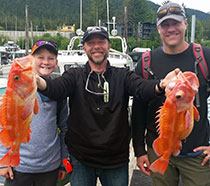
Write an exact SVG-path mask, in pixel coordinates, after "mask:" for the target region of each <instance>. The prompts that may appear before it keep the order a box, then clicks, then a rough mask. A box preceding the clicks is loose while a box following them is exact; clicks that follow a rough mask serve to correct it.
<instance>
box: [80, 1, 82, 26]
mask: <svg viewBox="0 0 210 186" xmlns="http://www.w3.org/2000/svg"><path fill="white" fill-rule="evenodd" d="M80 29H81V30H82V0H80Z"/></svg>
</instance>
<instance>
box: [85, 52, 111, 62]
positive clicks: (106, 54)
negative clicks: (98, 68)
mask: <svg viewBox="0 0 210 186" xmlns="http://www.w3.org/2000/svg"><path fill="white" fill-rule="evenodd" d="M87 56H88V59H89V60H90V61H91V62H92V63H93V64H95V65H101V64H102V63H104V61H105V60H106V59H107V57H108V52H107V53H105V54H104V57H103V59H102V60H101V61H95V60H94V59H93V58H92V56H90V55H89V54H87Z"/></svg>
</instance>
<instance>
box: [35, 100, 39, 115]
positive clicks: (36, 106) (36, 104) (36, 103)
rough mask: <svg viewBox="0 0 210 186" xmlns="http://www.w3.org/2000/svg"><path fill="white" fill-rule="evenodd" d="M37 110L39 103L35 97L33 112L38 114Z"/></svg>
mask: <svg viewBox="0 0 210 186" xmlns="http://www.w3.org/2000/svg"><path fill="white" fill-rule="evenodd" d="M38 112H39V103H38V100H37V98H36V99H35V104H34V113H35V114H38Z"/></svg>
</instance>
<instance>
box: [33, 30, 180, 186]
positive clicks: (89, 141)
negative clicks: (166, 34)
mask: <svg viewBox="0 0 210 186" xmlns="http://www.w3.org/2000/svg"><path fill="white" fill-rule="evenodd" d="M83 49H84V51H85V52H86V54H87V56H88V62H87V63H86V64H85V66H84V67H80V68H71V69H69V70H68V71H66V72H64V74H63V75H62V77H59V78H57V79H54V80H53V81H52V80H49V79H47V78H44V79H45V80H44V79H42V78H40V77H37V84H38V87H39V89H40V90H43V91H42V93H43V94H45V95H47V96H49V97H50V98H52V99H61V98H65V97H69V106H70V115H69V118H68V121H67V125H68V132H67V134H66V144H67V146H68V150H69V153H70V162H71V164H72V167H73V172H72V173H71V174H70V183H71V186H94V185H96V179H97V177H99V179H100V182H101V183H102V185H105V186H127V185H128V162H129V125H128V110H127V108H128V100H129V95H133V96H136V97H137V98H138V99H150V98H152V97H154V96H156V93H160V92H161V88H164V87H165V85H166V84H167V82H168V81H169V80H170V79H171V78H172V77H174V76H175V75H176V73H177V72H178V70H176V71H173V72H171V73H170V74H168V76H167V77H166V78H165V79H164V80H163V81H161V83H158V81H157V80H153V81H148V80H144V79H143V78H141V77H139V76H137V75H136V74H135V72H133V71H130V70H128V69H127V68H116V67H112V66H110V63H109V61H108V60H107V57H108V53H109V50H110V43H109V35H108V33H107V31H106V30H105V29H103V28H101V27H89V28H87V31H86V32H85V33H84V36H83Z"/></svg>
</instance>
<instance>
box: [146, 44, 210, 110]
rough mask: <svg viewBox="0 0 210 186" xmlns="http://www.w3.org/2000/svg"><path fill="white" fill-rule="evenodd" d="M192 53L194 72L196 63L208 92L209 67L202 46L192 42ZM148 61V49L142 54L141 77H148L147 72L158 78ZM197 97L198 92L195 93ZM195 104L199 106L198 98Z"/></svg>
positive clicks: (149, 58)
mask: <svg viewBox="0 0 210 186" xmlns="http://www.w3.org/2000/svg"><path fill="white" fill-rule="evenodd" d="M193 53H194V56H195V59H196V60H195V73H196V75H198V65H199V67H200V69H201V72H202V74H203V77H204V79H205V80H206V82H207V91H208V92H210V87H209V81H210V79H209V69H208V66H207V63H206V60H205V58H204V55H203V50H202V46H201V45H200V44H197V43H193ZM150 63H151V56H150V51H148V52H145V53H143V54H142V69H143V73H142V74H143V78H144V79H148V78H149V74H150V75H151V76H153V78H155V79H158V78H157V77H156V76H155V74H154V73H153V72H152V70H151V68H150ZM197 97H199V94H197ZM196 105H197V107H199V106H200V103H199V99H198V98H197V99H196Z"/></svg>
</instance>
